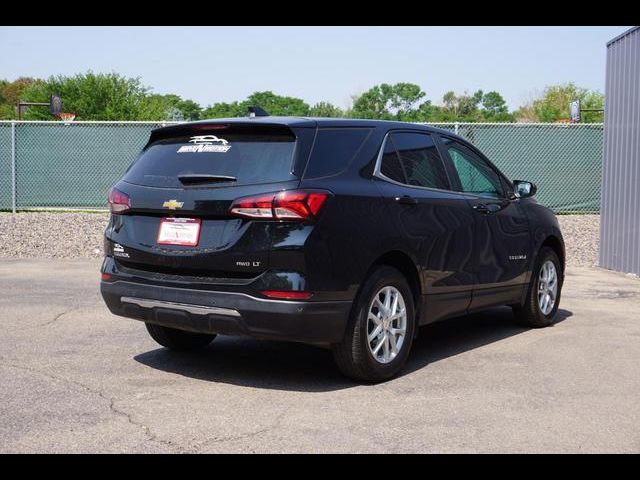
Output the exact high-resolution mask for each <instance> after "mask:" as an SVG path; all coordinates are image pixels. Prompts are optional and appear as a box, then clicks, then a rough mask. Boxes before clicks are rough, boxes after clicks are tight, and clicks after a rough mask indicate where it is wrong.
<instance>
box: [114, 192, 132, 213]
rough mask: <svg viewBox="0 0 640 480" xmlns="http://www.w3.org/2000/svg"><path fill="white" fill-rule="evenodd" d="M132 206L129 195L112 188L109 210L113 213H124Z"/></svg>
mask: <svg viewBox="0 0 640 480" xmlns="http://www.w3.org/2000/svg"><path fill="white" fill-rule="evenodd" d="M130 208H131V200H130V199H129V195H127V194H126V193H122V192H121V191H120V190H117V189H115V188H112V189H111V191H110V192H109V210H111V213H123V212H126V211H127V210H129V209H130Z"/></svg>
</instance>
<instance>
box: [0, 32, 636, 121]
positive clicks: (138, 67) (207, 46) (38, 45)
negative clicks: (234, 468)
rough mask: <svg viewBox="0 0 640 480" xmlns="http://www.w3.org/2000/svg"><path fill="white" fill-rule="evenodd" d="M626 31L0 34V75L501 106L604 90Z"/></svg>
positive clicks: (206, 92)
mask: <svg viewBox="0 0 640 480" xmlns="http://www.w3.org/2000/svg"><path fill="white" fill-rule="evenodd" d="M629 28H630V27H625V26H618V27H0V78H6V79H8V80H13V79H15V78H17V77H19V76H30V77H40V78H47V77H48V76H50V75H54V74H55V75H57V74H63V75H73V74H75V73H84V72H86V71H88V70H92V71H93V72H96V73H97V72H117V73H120V74H123V75H126V76H128V77H140V79H141V81H142V83H143V84H145V85H147V86H149V87H152V89H153V91H154V92H156V93H176V94H178V95H180V96H181V97H183V98H191V99H193V100H195V101H197V102H198V103H200V104H201V105H202V106H207V105H209V104H212V103H215V102H230V101H233V100H244V99H245V98H246V97H247V96H248V95H250V94H251V93H253V92H255V91H262V90H271V91H273V92H275V93H278V94H281V95H289V96H294V97H300V98H302V99H304V100H305V101H306V102H308V103H310V104H314V103H316V102H319V101H323V100H325V101H329V102H331V103H333V104H335V105H337V106H339V107H341V108H346V107H348V106H349V105H350V103H351V96H352V95H353V94H358V93H362V92H364V91H366V90H368V89H369V88H370V87H372V86H373V85H376V84H380V83H396V82H410V83H415V84H418V85H420V86H421V87H422V89H423V90H424V91H425V92H426V94H427V95H426V98H428V99H430V100H431V101H432V102H434V103H436V104H439V103H440V102H441V99H442V96H443V94H444V93H445V92H447V91H449V90H453V91H455V92H456V93H463V92H465V91H467V92H469V93H473V92H474V91H476V90H478V89H482V90H484V91H485V92H486V91H491V90H496V91H498V92H500V93H501V94H502V95H503V96H504V98H505V99H506V101H507V103H508V104H509V106H510V107H511V108H512V109H516V108H517V107H519V106H520V105H522V104H523V103H525V102H526V101H527V100H529V99H531V98H533V97H534V96H535V95H536V94H539V93H540V92H541V91H542V90H543V88H544V87H545V85H549V84H556V83H565V82H575V83H576V84H578V85H580V86H583V87H586V88H589V89H595V90H600V91H604V75H605V56H606V43H607V41H608V40H610V39H612V38H614V37H615V36H617V35H618V34H620V33H622V32H624V31H625V30H627V29H629Z"/></svg>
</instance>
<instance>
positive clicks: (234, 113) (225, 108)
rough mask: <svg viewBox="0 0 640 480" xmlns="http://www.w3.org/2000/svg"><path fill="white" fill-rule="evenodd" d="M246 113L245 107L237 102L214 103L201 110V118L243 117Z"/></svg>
mask: <svg viewBox="0 0 640 480" xmlns="http://www.w3.org/2000/svg"><path fill="white" fill-rule="evenodd" d="M246 115H247V109H246V108H244V105H240V104H239V103H238V102H231V103H225V102H219V103H214V104H213V105H210V106H208V107H207V108H205V109H204V110H203V111H202V118H233V117H244V116H246Z"/></svg>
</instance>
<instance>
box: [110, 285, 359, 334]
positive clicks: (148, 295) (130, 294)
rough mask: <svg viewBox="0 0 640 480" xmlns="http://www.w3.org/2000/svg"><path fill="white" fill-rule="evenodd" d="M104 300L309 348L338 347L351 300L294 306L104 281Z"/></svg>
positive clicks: (130, 311) (131, 310) (131, 311)
mask: <svg viewBox="0 0 640 480" xmlns="http://www.w3.org/2000/svg"><path fill="white" fill-rule="evenodd" d="M100 291H101V293H102V297H103V298H104V301H105V302H106V304H107V307H109V310H111V312H112V313H114V314H115V315H120V316H123V317H128V318H133V319H136V320H141V321H144V322H148V323H154V324H158V325H163V326H166V327H171V328H177V329H180V330H188V331H192V332H199V333H218V334H223V335H249V336H253V337H258V338H270V339H279V340H290V341H298V342H307V343H337V342H340V341H341V340H342V338H343V336H344V332H345V328H346V324H347V319H348V317H349V311H350V309H351V302H350V301H333V302H326V301H322V302H311V301H309V302H294V301H283V300H271V299H262V298H257V297H253V296H251V295H248V294H245V293H239V292H238V293H236V292H217V291H205V290H193V289H187V288H173V287H166V286H157V285H147V284H141V283H135V282H130V281H123V280H115V281H106V282H105V281H103V282H101V284H100Z"/></svg>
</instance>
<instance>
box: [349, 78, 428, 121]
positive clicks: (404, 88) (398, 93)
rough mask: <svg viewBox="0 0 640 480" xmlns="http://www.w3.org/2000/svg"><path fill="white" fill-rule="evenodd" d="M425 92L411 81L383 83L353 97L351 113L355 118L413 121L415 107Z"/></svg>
mask: <svg viewBox="0 0 640 480" xmlns="http://www.w3.org/2000/svg"><path fill="white" fill-rule="evenodd" d="M425 95H426V94H425V93H424V92H423V91H422V89H421V88H420V87H419V86H418V85H415V84H413V83H396V84H395V85H389V84H388V83H383V84H381V85H376V86H374V87H372V88H371V89H369V90H367V91H366V92H364V93H363V94H362V95H359V96H357V97H355V98H354V102H353V108H352V110H351V115H352V116H353V117H357V118H379V119H384V120H402V121H415V120H416V117H417V116H416V108H417V109H418V110H419V109H420V105H419V103H418V102H419V101H420V100H421V99H422V98H424V96H425Z"/></svg>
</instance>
